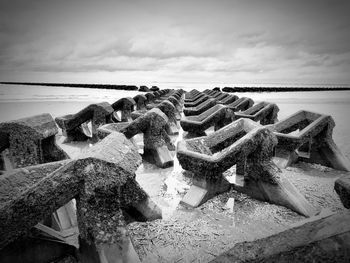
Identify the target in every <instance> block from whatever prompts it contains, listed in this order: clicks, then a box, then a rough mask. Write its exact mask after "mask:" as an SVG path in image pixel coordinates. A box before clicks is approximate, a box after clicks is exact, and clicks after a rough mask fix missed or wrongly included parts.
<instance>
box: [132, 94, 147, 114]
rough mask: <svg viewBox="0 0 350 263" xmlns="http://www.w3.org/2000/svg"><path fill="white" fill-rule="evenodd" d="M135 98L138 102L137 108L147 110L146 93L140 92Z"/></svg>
mask: <svg viewBox="0 0 350 263" xmlns="http://www.w3.org/2000/svg"><path fill="white" fill-rule="evenodd" d="M133 99H134V101H135V102H136V109H137V110H145V109H146V102H147V97H146V96H145V95H143V94H138V95H136V96H135V97H134V98H133Z"/></svg>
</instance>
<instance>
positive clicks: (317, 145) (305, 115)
mask: <svg viewBox="0 0 350 263" xmlns="http://www.w3.org/2000/svg"><path fill="white" fill-rule="evenodd" d="M334 126H335V123H334V120H333V118H332V117H331V116H328V115H323V114H319V113H314V112H310V111H299V112H297V113H295V114H293V115H291V116H289V117H287V118H286V119H284V120H281V121H279V122H277V123H275V124H273V125H269V126H268V127H269V129H271V130H272V131H273V132H274V133H275V135H276V136H277V138H278V145H277V146H276V148H275V158H274V161H275V162H276V164H277V165H278V166H279V167H280V168H285V167H287V166H289V165H291V164H292V163H293V162H295V161H296V160H302V161H304V162H309V163H317V164H321V165H324V166H328V167H332V168H334V169H337V170H343V171H350V165H349V161H348V160H347V159H346V157H344V156H343V154H342V153H341V151H340V150H339V148H338V147H337V145H336V144H335V143H334V141H333V138H332V135H333V128H334ZM292 132H293V133H292Z"/></svg>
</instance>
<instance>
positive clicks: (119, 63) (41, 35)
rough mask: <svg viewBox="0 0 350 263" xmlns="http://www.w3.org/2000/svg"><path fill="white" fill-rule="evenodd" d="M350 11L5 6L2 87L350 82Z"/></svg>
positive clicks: (272, 5)
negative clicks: (14, 83) (81, 81)
mask: <svg viewBox="0 0 350 263" xmlns="http://www.w3.org/2000/svg"><path fill="white" fill-rule="evenodd" d="M349 7H350V4H349V2H348V1H337V2H336V3H335V2H334V1H326V0H320V1H314V0H310V1H307V2H305V1H301V0H296V1H276V0H261V1H244V2H243V1H234V0H230V1H228V0H221V1H206V0H204V1H193V0H192V1H147V2H146V1H81V0H75V1H65V0H62V1H41V0H36V1H34V0H28V1H20V0H14V1H6V0H5V1H2V2H1V8H0V78H1V79H4V78H6V77H7V76H9V72H16V74H17V76H18V74H21V72H23V76H24V75H25V76H26V77H27V76H30V72H33V75H35V76H37V74H38V73H41V74H42V76H45V73H50V74H51V73H53V72H62V73H67V76H68V75H69V76H72V74H68V73H74V72H81V73H83V72H86V73H87V74H92V73H93V72H106V73H110V74H113V73H114V74H115V73H116V72H131V73H132V72H145V76H146V75H147V78H148V76H154V77H155V78H156V77H159V76H161V77H162V78H163V77H165V76H167V77H169V78H170V77H171V78H176V76H178V77H179V79H181V76H186V78H187V77H188V76H193V77H198V78H199V77H201V78H205V79H210V78H212V77H214V78H216V79H218V80H219V79H222V80H228V79H231V80H234V79H235V78H245V80H246V81H250V80H251V79H253V78H257V79H264V80H266V79H282V80H283V79H284V80H287V79H288V80H293V79H299V78H300V77H303V78H305V80H306V81H308V80H310V81H311V79H315V78H317V77H318V78H322V79H323V80H324V81H334V80H336V78H341V79H342V80H344V79H345V80H347V81H349V82H350V77H347V76H346V75H345V74H346V72H349V70H350V59H349V53H350V48H349V45H348V43H349V40H350V21H349V20H350V19H349V17H348V14H347V10H349ZM324 72H327V74H323V73H324ZM24 73H25V74H24ZM34 73H35V74H34ZM326 78H327V79H326Z"/></svg>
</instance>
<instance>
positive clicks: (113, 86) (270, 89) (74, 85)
mask: <svg viewBox="0 0 350 263" xmlns="http://www.w3.org/2000/svg"><path fill="white" fill-rule="evenodd" d="M0 84H8V85H28V86H47V87H71V88H90V89H114V90H135V91H137V90H140V88H141V89H142V88H146V89H147V90H142V91H148V88H147V87H146V86H140V87H138V86H135V85H117V84H86V83H46V82H0ZM218 88H219V87H216V88H215V89H218ZM220 90H222V91H224V92H296V91H344V90H350V87H341V86H338V87H336V86H334V87H331V86H328V87H327V86H325V87H321V86H320V87H308V86H305V87H267V86H265V87H264V86H261V87H246V86H245V87H243V86H240V87H239V86H235V87H223V88H220ZM140 91H141V90H140ZM149 91H152V89H151V88H150V89H149Z"/></svg>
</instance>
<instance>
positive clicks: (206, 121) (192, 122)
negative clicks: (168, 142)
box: [180, 105, 235, 134]
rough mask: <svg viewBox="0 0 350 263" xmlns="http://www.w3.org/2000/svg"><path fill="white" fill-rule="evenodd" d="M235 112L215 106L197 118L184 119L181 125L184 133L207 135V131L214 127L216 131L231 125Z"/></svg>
mask: <svg viewBox="0 0 350 263" xmlns="http://www.w3.org/2000/svg"><path fill="white" fill-rule="evenodd" d="M234 118H235V115H234V112H233V111H232V110H231V109H230V108H228V107H225V106H223V105H215V106H214V107H211V108H210V109H208V110H206V111H205V112H203V113H201V114H200V115H197V116H187V117H182V118H181V121H180V125H181V127H182V129H183V130H184V131H187V132H189V133H192V134H205V130H206V129H208V128H210V127H212V126H214V127H215V130H218V129H220V128H221V127H223V126H225V125H227V124H229V123H231V122H232V121H233V120H234Z"/></svg>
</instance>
